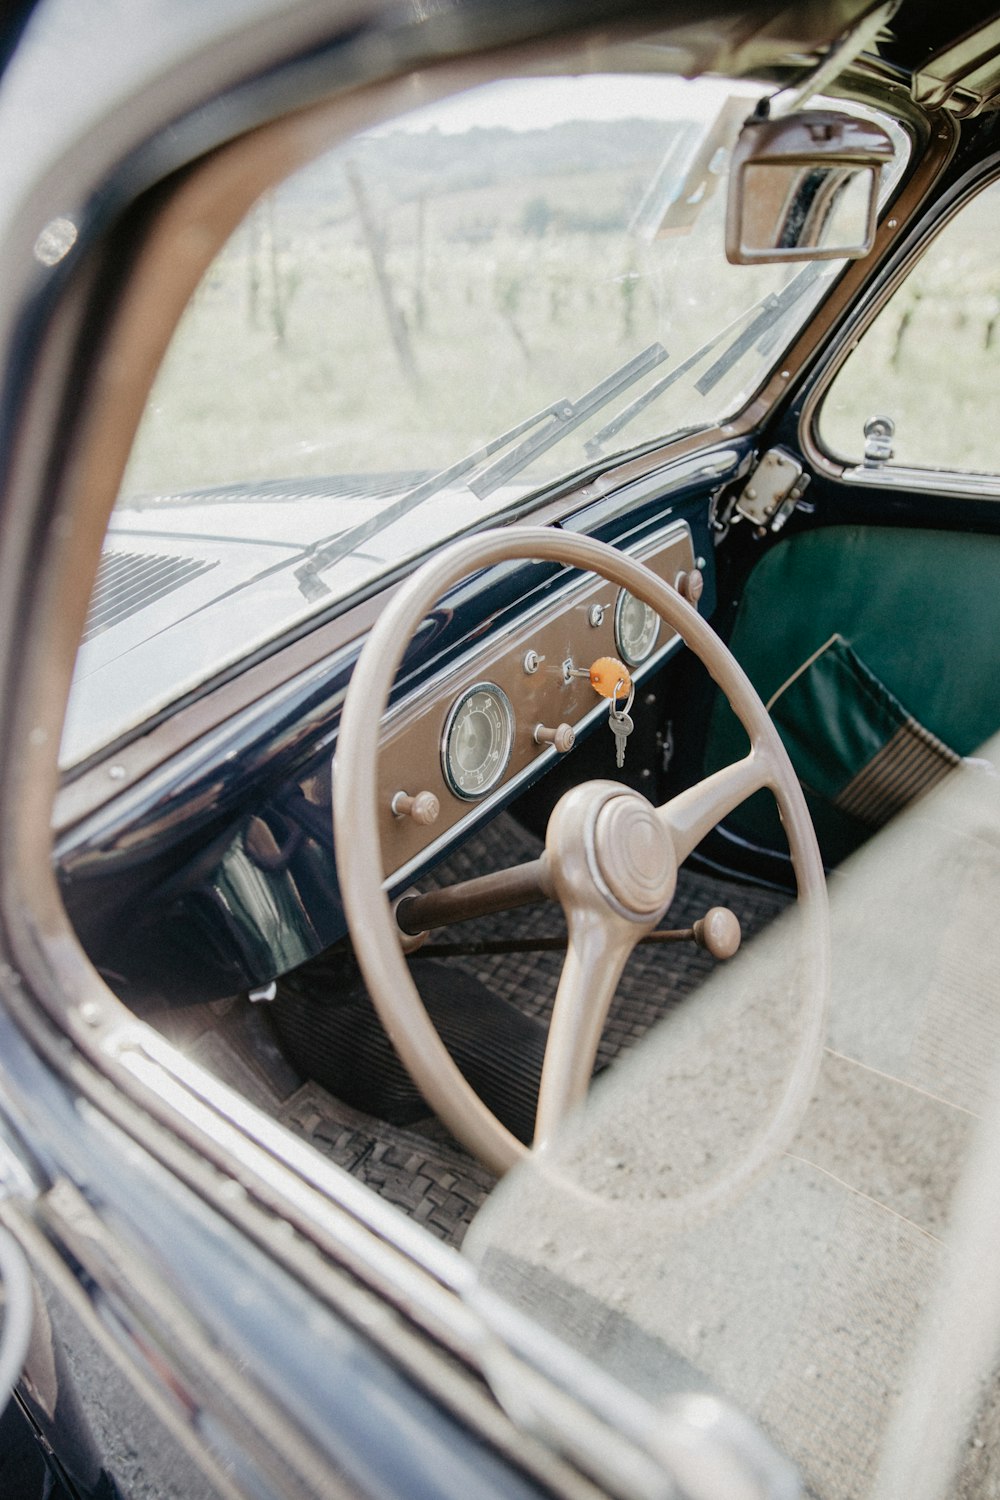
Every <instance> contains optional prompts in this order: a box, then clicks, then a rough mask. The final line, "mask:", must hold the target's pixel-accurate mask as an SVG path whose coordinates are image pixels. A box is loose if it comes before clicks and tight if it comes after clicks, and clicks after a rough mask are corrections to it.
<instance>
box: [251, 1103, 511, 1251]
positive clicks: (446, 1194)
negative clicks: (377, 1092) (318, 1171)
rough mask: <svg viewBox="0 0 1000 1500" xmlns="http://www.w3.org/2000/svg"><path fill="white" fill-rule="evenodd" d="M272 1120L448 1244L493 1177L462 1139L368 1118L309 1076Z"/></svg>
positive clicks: (460, 1233) (458, 1236)
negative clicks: (457, 1142) (439, 1136)
mask: <svg viewBox="0 0 1000 1500" xmlns="http://www.w3.org/2000/svg"><path fill="white" fill-rule="evenodd" d="M278 1119H279V1120H280V1121H281V1122H282V1124H283V1125H287V1126H288V1127H289V1129H291V1130H293V1131H294V1132H295V1134H296V1135H299V1136H302V1137H303V1138H304V1139H306V1140H308V1141H309V1142H310V1143H311V1144H312V1145H314V1146H315V1147H316V1148H317V1150H319V1151H321V1152H322V1153H323V1155H324V1156H328V1157H330V1158H331V1159H332V1160H333V1161H335V1162H336V1163H337V1164H338V1166H341V1167H343V1168H344V1170H345V1171H347V1172H350V1173H351V1175H352V1177H357V1178H358V1180H359V1181H360V1182H363V1183H365V1185H366V1186H367V1187H370V1188H373V1189H374V1191H375V1192H376V1193H378V1195H379V1197H381V1198H385V1199H387V1200H388V1202H390V1203H394V1204H395V1205H396V1207H397V1208H401V1209H402V1210H403V1211H404V1213H407V1214H409V1215H410V1217H411V1218H413V1219H415V1220H416V1221H417V1223H419V1224H425V1225H426V1226H427V1228H428V1229H429V1230H431V1232H432V1233H433V1234H436V1235H437V1236H438V1238H439V1239H442V1240H445V1241H447V1242H448V1243H449V1244H451V1245H460V1244H461V1243H462V1238H463V1236H464V1234H465V1231H466V1229H467V1228H468V1226H469V1224H470V1222H471V1220H472V1217H473V1215H474V1214H475V1212H476V1210H477V1209H478V1208H479V1206H480V1204H481V1203H482V1202H483V1199H484V1198H485V1197H486V1195H487V1193H489V1191H490V1190H491V1188H492V1187H493V1186H494V1184H495V1182H496V1178H495V1177H494V1176H493V1174H492V1173H491V1172H489V1171H488V1170H487V1169H486V1167H484V1166H481V1165H480V1164H479V1162H477V1161H474V1160H473V1158H472V1157H471V1156H469V1155H468V1153H467V1152H465V1151H463V1150H462V1149H461V1147H460V1146H457V1145H455V1144H454V1143H450V1144H449V1143H448V1142H447V1141H443V1140H440V1139H434V1138H433V1137H432V1136H430V1135H424V1134H421V1133H420V1132H419V1131H416V1130H406V1129H404V1128H403V1127H402V1126H399V1125H386V1124H384V1123H383V1122H382V1121H380V1120H374V1119H373V1118H372V1117H371V1115H366V1114H362V1113H361V1112H360V1110H355V1109H351V1108H350V1107H349V1106H348V1105H346V1104H341V1103H340V1101H339V1100H337V1099H332V1098H331V1097H330V1095H329V1094H328V1093H327V1092H326V1091H325V1090H324V1089H321V1088H320V1087H319V1085H318V1084H315V1083H306V1084H303V1086H302V1088H300V1089H299V1090H298V1092H297V1093H295V1094H294V1095H293V1096H292V1098H291V1099H289V1100H288V1101H287V1103H286V1104H285V1105H284V1107H283V1108H282V1110H281V1111H280V1113H279V1115H278Z"/></svg>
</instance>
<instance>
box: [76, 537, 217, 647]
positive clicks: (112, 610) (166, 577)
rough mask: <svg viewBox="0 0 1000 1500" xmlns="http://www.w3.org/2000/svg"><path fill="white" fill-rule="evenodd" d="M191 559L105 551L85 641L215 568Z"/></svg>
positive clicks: (93, 596) (92, 599) (212, 565)
mask: <svg viewBox="0 0 1000 1500" xmlns="http://www.w3.org/2000/svg"><path fill="white" fill-rule="evenodd" d="M217 566H218V564H217V563H215V562H199V561H197V560H196V559H194V558H191V557H164V556H162V555H157V554H155V553H153V554H150V553H147V552H105V553H104V555H103V557H102V558H101V562H100V566H99V568H98V570H97V582H96V583H95V585H94V592H93V595H92V597H91V601H90V612H89V614H88V615H87V628H86V630H85V631H84V633H83V639H84V640H85V641H89V640H92V639H93V637H94V636H95V635H100V634H101V632H102V631H104V630H110V629H111V627H112V626H113V625H120V624H121V622H122V621H123V620H127V619H129V618H130V616H132V615H135V614H138V613H139V611H140V610H141V609H145V608H146V607H147V606H148V605H150V604H155V603H156V601H157V599H162V598H164V596H165V595H166V594H172V593H173V591H174V589H179V588H180V587H181V585H182V584H185V583H188V582H189V581H190V579H192V578H197V577H198V575H199V573H207V572H208V571H209V570H210V569H211V568H215V567H217Z"/></svg>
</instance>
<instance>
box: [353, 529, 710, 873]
mask: <svg viewBox="0 0 1000 1500" xmlns="http://www.w3.org/2000/svg"><path fill="white" fill-rule="evenodd" d="M635 555H636V556H638V557H641V558H642V560H643V562H645V563H646V565H647V567H649V568H650V569H651V571H652V572H654V573H656V575H657V576H658V577H660V578H662V579H664V580H665V581H666V582H668V583H674V581H675V579H676V578H677V575H678V574H679V573H681V572H687V571H689V570H690V569H691V568H692V567H693V566H694V553H693V548H692V545H691V533H690V531H689V529H688V527H687V525H686V523H684V522H679V523H676V524H675V525H674V526H673V527H671V528H670V530H669V531H668V532H667V533H665V534H664V535H663V536H662V537H661V538H660V539H659V540H658V541H657V540H654V541H652V542H651V543H647V544H646V546H644V547H642V548H640V549H637V551H636V553H635ZM617 596H618V589H617V588H616V587H615V586H614V585H613V584H610V583H607V582H606V581H605V580H603V579H600V578H589V579H588V578H583V579H581V580H580V582H579V583H578V584H571V585H569V586H568V587H564V588H563V589H562V590H561V591H560V593H559V594H558V596H557V597H556V598H555V599H554V600H553V602H552V603H551V605H547V606H543V607H542V608H541V609H539V610H538V611H537V612H536V613H535V614H533V615H532V616H531V617H530V618H528V619H523V620H519V621H517V622H516V623H515V624H514V625H513V626H512V627H511V629H510V630H509V631H508V632H506V633H504V634H501V635H500V636H496V635H494V636H491V638H490V641H489V642H488V643H484V645H483V647H482V648H481V649H472V650H471V651H469V652H468V653H467V654H466V655H465V656H463V657H462V659H461V661H460V662H458V663H456V665H455V667H454V670H450V671H448V672H447V673H445V674H443V675H442V676H441V677H438V678H436V679H435V680H433V681H432V682H430V683H428V684H426V686H425V687H424V688H423V689H422V690H421V691H420V692H419V693H418V694H416V695H414V696H413V697H411V698H409V699H408V700H407V701H406V702H404V703H403V704H401V705H400V706H399V707H398V708H396V709H394V710H393V712H392V714H391V715H390V716H389V717H388V719H387V720H386V725H385V728H384V730H383V735H382V741H381V748H380V758H379V781H378V785H379V804H380V824H381V838H382V861H383V869H384V872H385V874H386V875H387V876H389V875H392V874H394V873H395V872H396V871H398V870H401V869H402V868H403V867H404V866H405V865H407V864H409V862H410V861H411V860H413V859H415V858H417V857H418V856H419V855H420V854H422V853H423V852H424V851H425V850H427V849H429V848H430V847H431V845H432V844H434V843H436V842H437V840H438V839H440V838H441V836H442V835H443V834H446V833H449V832H450V831H452V830H453V829H454V828H456V827H457V826H458V825H459V824H460V823H461V822H462V821H463V820H464V819H466V818H470V817H473V816H475V815H476V814H477V813H478V812H479V811H481V810H482V808H483V806H484V805H490V804H491V803H492V802H494V801H497V800H500V799H502V798H503V796H504V794H505V791H506V790H508V789H509V788H510V785H511V783H512V782H513V781H514V780H515V779H516V778H518V777H520V776H523V774H524V773H525V772H526V771H528V770H529V769H530V767H531V766H532V764H533V763H534V762H536V761H538V760H540V759H541V758H542V756H547V757H548V758H549V759H550V760H554V758H556V752H554V751H553V750H550V749H548V748H547V747H546V746H544V745H539V744H536V742H535V739H534V733H535V727H536V725H539V724H542V725H545V726H547V727H548V728H550V729H555V728H556V727H557V726H558V725H559V724H569V725H571V726H572V727H573V728H574V729H575V728H576V727H577V726H578V725H579V724H580V723H581V721H582V720H583V719H584V718H585V717H586V715H587V714H588V713H589V712H590V711H591V710H592V709H593V708H594V706H595V704H597V703H600V702H601V701H602V700H600V699H599V698H598V696H597V694H596V693H595V692H594V689H593V688H592V687H591V686H590V683H589V681H587V680H586V679H584V678H571V679H569V680H568V681H567V680H566V676H565V671H564V664H565V663H568V662H571V663H572V664H573V666H576V667H589V666H590V665H591V663H592V662H593V661H595V659H596V658H598V657H601V656H616V655H618V651H617V647H616V642H615V624H614V621H615V603H616V599H617ZM595 606H603V608H602V609H601V610H600V611H599V613H600V619H599V620H598V619H597V613H598V612H597V611H595ZM672 639H676V637H675V636H671V635H670V634H669V633H668V632H667V628H666V626H665V625H663V624H662V623H661V626H660V635H659V637H658V639H657V641H656V644H655V647H654V649H653V652H652V655H653V656H656V655H659V653H660V652H661V651H662V648H663V647H664V646H665V645H666V644H668V643H669V641H670V640H672ZM529 653H534V656H535V657H537V659H538V666H537V669H536V670H534V671H529V670H528V668H527V667H526V665H525V663H526V658H528V657H529ZM641 671H642V667H641V666H640V667H637V668H636V672H637V673H639V674H641ZM479 683H490V684H492V685H494V686H496V687H498V688H500V689H501V690H502V691H503V692H504V693H505V694H506V696H507V698H508V699H509V701H510V705H511V708H512V709H513V715H514V724H513V748H512V751H511V755H510V760H509V763H508V764H507V767H506V769H505V771H504V773H503V776H502V777H501V778H500V779H499V781H497V782H496V784H495V785H493V786H491V787H490V789H489V792H488V794H487V795H486V796H484V797H482V798H481V799H472V798H465V797H462V796H459V795H457V794H456V792H454V791H453V790H452V787H451V785H450V784H449V782H448V779H447V777H446V775H445V770H444V765H443V760H442V749H443V744H444V736H445V729H446V726H447V723H448V718H449V715H450V713H451V711H452V709H453V707H454V706H455V705H456V704H457V703H459V702H460V700H461V699H462V697H463V695H464V694H466V693H468V692H469V690H470V689H471V688H473V687H475V686H476V685H477V684H479ZM574 753H575V752H574V751H573V750H570V751H569V752H568V754H569V755H570V756H571V755H573V754H574ZM400 792H402V793H404V794H405V795H407V796H409V797H416V796H417V795H418V794H419V793H421V792H430V793H432V794H433V795H434V796H435V797H436V798H437V800H438V803H439V804H440V812H439V814H438V817H437V819H436V820H435V821H434V822H433V823H430V824H427V825H423V824H421V823H418V822H415V821H414V820H413V819H412V818H411V817H408V816H405V815H404V816H402V817H399V816H397V815H396V814H394V813H393V811H392V803H393V799H394V798H396V797H397V794H398V793H400ZM397 805H398V803H397Z"/></svg>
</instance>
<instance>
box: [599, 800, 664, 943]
mask: <svg viewBox="0 0 1000 1500" xmlns="http://www.w3.org/2000/svg"><path fill="white" fill-rule="evenodd" d="M592 858H593V866H592V868H593V872H594V875H595V876H596V877H597V879H598V882H599V884H601V885H602V886H603V887H604V889H605V892H606V893H607V894H608V895H609V896H610V897H611V898H612V900H613V902H614V904H615V905H616V906H617V907H618V908H619V909H620V910H622V911H623V912H624V914H625V915H626V916H629V917H636V918H649V917H654V916H657V915H658V914H659V912H660V911H661V910H662V909H664V908H665V907H666V906H667V905H669V903H670V900H671V898H672V896H673V894H674V888H675V886H676V884H677V859H676V856H675V854H674V847H673V843H672V841H671V839H670V834H669V832H668V831H667V829H666V827H665V826H664V824H663V823H662V821H661V820H660V819H659V818H658V817H657V816H656V813H655V812H654V811H653V808H652V807H651V806H650V805H649V803H648V802H647V801H646V799H645V798H644V797H642V796H640V795H639V794H638V793H637V792H634V793H630V792H623V793H622V794H621V795H620V796H616V797H611V798H609V799H608V801H606V802H605V803H604V804H603V805H602V806H601V807H600V808H599V809H598V812H597V816H596V818H595V819H594V824H593V846H592Z"/></svg>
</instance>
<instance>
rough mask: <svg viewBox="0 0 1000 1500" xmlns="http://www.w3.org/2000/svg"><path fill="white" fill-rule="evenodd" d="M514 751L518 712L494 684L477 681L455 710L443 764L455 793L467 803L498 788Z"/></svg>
mask: <svg viewBox="0 0 1000 1500" xmlns="http://www.w3.org/2000/svg"><path fill="white" fill-rule="evenodd" d="M513 748H514V711H513V709H512V708H511V706H510V699H509V698H508V697H507V694H506V693H505V692H504V691H503V689H502V688H498V687H497V685H496V683H493V682H477V683H476V685H475V687H471V688H469V690H468V692H466V693H463V694H462V696H461V698H459V699H458V701H457V703H455V704H454V705H453V707H452V710H451V712H450V714H449V715H448V722H447V724H446V725H445V730H444V743H443V745H442V747H441V764H442V767H443V769H444V774H445V779H446V781H447V782H448V785H449V786H450V787H451V789H452V791H453V792H454V793H455V795H456V796H458V797H464V798H465V799H466V801H470V802H471V801H474V800H475V799H476V798H477V797H483V796H485V795H486V793H487V792H488V791H490V789H491V788H492V787H495V786H496V784H497V782H498V781H499V780H500V778H501V776H502V775H503V773H504V771H506V769H507V763H508V761H509V760H510V754H511V750H512V749H513Z"/></svg>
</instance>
